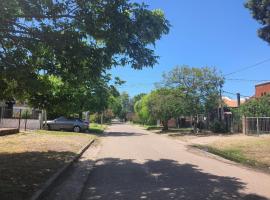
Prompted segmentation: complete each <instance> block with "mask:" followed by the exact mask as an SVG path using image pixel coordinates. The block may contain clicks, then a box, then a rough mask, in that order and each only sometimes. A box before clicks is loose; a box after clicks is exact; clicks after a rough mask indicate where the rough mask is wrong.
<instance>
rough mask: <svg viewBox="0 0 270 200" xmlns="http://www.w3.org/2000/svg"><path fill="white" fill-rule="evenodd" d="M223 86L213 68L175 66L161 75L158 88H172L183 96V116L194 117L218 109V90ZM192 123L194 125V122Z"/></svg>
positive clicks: (219, 75) (220, 76) (222, 80)
mask: <svg viewBox="0 0 270 200" xmlns="http://www.w3.org/2000/svg"><path fill="white" fill-rule="evenodd" d="M223 84H224V78H223V77H222V75H221V74H219V73H218V72H217V71H216V69H215V68H209V67H203V68H195V67H189V66H182V67H179V66H177V67H175V68H174V69H173V70H171V71H170V72H168V73H164V74H163V81H162V82H161V83H160V84H159V87H161V88H162V87H164V88H173V89H176V90H178V91H179V93H180V94H184V97H183V98H184V101H182V104H183V105H182V107H183V114H184V115H186V116H193V117H195V116H197V114H201V113H204V114H208V113H209V112H211V111H213V110H214V109H216V108H217V107H218V103H219V90H220V88H221V87H222V85H223ZM194 123H195V125H196V121H195V122H194ZM194 128H196V126H194Z"/></svg>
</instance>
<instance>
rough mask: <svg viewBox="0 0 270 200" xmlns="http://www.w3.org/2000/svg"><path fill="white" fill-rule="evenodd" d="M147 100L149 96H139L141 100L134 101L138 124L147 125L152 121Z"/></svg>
mask: <svg viewBox="0 0 270 200" xmlns="http://www.w3.org/2000/svg"><path fill="white" fill-rule="evenodd" d="M134 98H135V97H134ZM136 98H137V97H136ZM149 98H150V95H141V99H140V100H138V101H136V102H135V104H134V111H135V113H136V114H137V116H138V117H139V119H140V123H142V124H149V122H151V121H152V118H151V115H150V112H149Z"/></svg>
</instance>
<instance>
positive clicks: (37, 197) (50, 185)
mask: <svg viewBox="0 0 270 200" xmlns="http://www.w3.org/2000/svg"><path fill="white" fill-rule="evenodd" d="M94 142H95V139H92V140H90V142H89V143H88V144H87V145H86V146H84V147H83V148H81V149H80V150H79V151H78V155H76V156H75V157H74V158H73V159H72V160H71V161H70V162H69V163H67V164H65V165H64V166H63V167H62V168H61V169H60V170H58V171H57V172H56V173H55V174H54V175H53V176H52V177H51V178H49V179H48V180H47V181H46V182H45V184H44V185H43V187H42V188H41V189H39V190H38V191H36V192H35V193H34V195H33V196H32V197H31V198H30V200H41V199H42V198H44V197H45V195H46V194H47V193H48V192H49V190H50V189H52V188H53V187H54V186H55V184H56V182H57V180H58V179H59V178H60V177H61V176H62V175H63V174H64V173H65V172H66V171H68V170H69V168H70V167H71V166H72V165H73V164H74V163H75V162H76V161H77V160H78V159H79V158H80V157H81V156H82V154H83V153H84V152H85V151H86V150H87V149H88V148H89V147H90V146H91V145H92V144H93V143H94Z"/></svg>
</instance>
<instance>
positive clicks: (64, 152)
mask: <svg viewBox="0 0 270 200" xmlns="http://www.w3.org/2000/svg"><path fill="white" fill-rule="evenodd" d="M94 138H95V136H94V135H91V134H83V133H72V132H57V131H35V132H25V133H19V134H16V135H10V136H3V137H1V140H0V163H1V164H0V197H1V200H2V199H3V200H25V199H29V198H30V197H31V195H32V194H33V193H34V192H35V191H36V190H38V189H39V188H40V187H41V186H42V184H44V183H45V182H46V180H48V178H49V177H51V176H52V175H53V174H54V173H55V172H56V171H57V170H59V169H60V168H61V167H62V166H63V165H65V164H66V163H68V162H70V161H71V160H72V158H74V157H75V156H76V155H77V152H78V151H79V150H80V149H81V148H82V147H84V146H85V145H86V144H88V142H89V141H90V140H91V139H94Z"/></svg>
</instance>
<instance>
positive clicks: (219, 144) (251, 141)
mask: <svg viewBox="0 0 270 200" xmlns="http://www.w3.org/2000/svg"><path fill="white" fill-rule="evenodd" d="M194 146H195V147H197V148H200V149H204V150H207V151H208V152H210V153H213V154H216V155H218V156H221V157H223V158H226V159H228V160H232V161H235V162H238V163H241V164H244V165H247V166H251V167H256V168H261V169H268V170H269V167H270V156H269V155H270V137H264V138H263V137H262V138H261V137H239V138H226V139H222V140H219V141H215V142H213V143H210V144H208V145H194Z"/></svg>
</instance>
